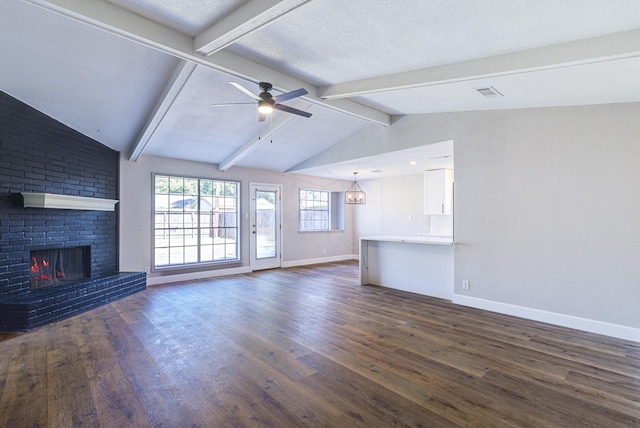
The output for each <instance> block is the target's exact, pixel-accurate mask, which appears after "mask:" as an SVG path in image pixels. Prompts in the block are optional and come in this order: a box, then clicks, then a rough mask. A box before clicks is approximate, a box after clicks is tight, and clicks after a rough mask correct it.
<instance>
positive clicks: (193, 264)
mask: <svg viewBox="0 0 640 428" xmlns="http://www.w3.org/2000/svg"><path fill="white" fill-rule="evenodd" d="M159 177H165V178H167V181H168V182H170V181H171V179H180V180H183V186H184V182H186V181H187V180H188V181H192V180H195V181H196V182H197V194H195V195H191V194H190V193H185V189H184V187H183V189H182V193H172V192H171V188H170V187H169V188H168V189H167V193H158V192H156V188H157V187H156V184H157V181H158V178H159ZM203 182H211V183H212V184H217V185H219V186H221V188H222V189H223V190H222V191H221V194H217V195H216V194H213V193H211V194H207V193H205V192H203V188H202V183H203ZM230 184H231V185H233V186H235V195H232V196H229V195H226V194H225V193H226V189H227V188H228V187H227V186H229V185H230ZM151 186H152V191H151V194H152V198H151V199H152V201H151V204H152V207H151V208H152V213H151V216H152V221H151V270H152V271H169V270H198V268H202V267H209V268H210V267H212V266H220V265H229V264H238V263H241V255H242V249H241V242H242V239H241V236H240V233H241V215H240V213H241V210H240V209H241V207H240V204H241V195H240V192H241V182H240V181H238V180H228V179H227V180H225V179H218V178H211V177H194V176H187V175H182V174H165V173H153V175H152V180H151ZM158 195H162V196H164V195H166V196H167V198H168V203H167V207H166V209H165V210H158V203H157V197H158ZM189 196H193V197H194V198H195V199H196V201H195V202H196V208H195V211H193V212H191V211H190V214H191V215H192V217H193V216H195V218H197V223H196V226H193V223H191V227H185V221H184V217H183V222H182V227H181V228H177V229H179V230H182V231H183V238H182V239H183V241H184V239H186V238H185V235H186V234H185V231H189V230H190V231H192V232H193V233H192V236H193V235H194V233H195V237H196V245H185V243H184V242H183V244H182V245H175V246H173V248H180V247H182V249H183V261H182V262H181V263H173V264H172V263H171V258H170V249H171V248H172V246H171V244H170V241H169V244H168V246H166V247H161V246H158V247H157V245H158V242H157V234H156V233H157V232H158V231H164V232H165V233H167V234H169V235H170V231H171V226H170V224H171V222H170V220H169V221H168V222H167V223H163V225H167V226H164V227H158V224H157V222H156V220H157V215H158V213H163V212H166V215H167V216H168V215H169V213H170V212H172V211H173V210H172V209H171V208H170V206H171V205H172V204H173V203H175V202H178V201H182V206H181V207H177V208H178V209H177V210H176V211H175V214H181V215H183V216H184V214H185V213H186V210H185V206H184V204H185V201H187V200H188V199H187V198H188V197H189ZM172 197H175V199H176V201H174V202H172ZM180 198H181V199H180ZM206 198H210V199H211V202H215V199H218V207H220V206H222V207H223V210H221V211H220V210H216V211H214V210H213V208H212V210H211V211H210V214H209V215H210V216H211V218H210V221H213V215H214V212H215V214H217V216H218V219H219V215H222V216H223V217H224V219H223V220H222V221H223V224H224V222H225V221H226V219H227V218H228V217H227V216H228V214H234V215H233V219H232V221H231V222H232V226H226V225H224V226H222V227H220V226H212V225H211V223H210V222H207V224H205V225H203V224H202V216H203V213H205V214H204V215H205V216H206V215H207V214H206V213H207V211H203V209H202V204H203V199H206ZM227 199H230V200H232V202H231V203H230V204H228V205H229V207H230V208H233V209H234V210H235V211H227V210H224V207H226V205H227V204H225V203H226V202H229V201H227ZM220 200H222V205H221V204H220ZM213 205H215V203H214V204H212V207H213ZM180 208H182V210H180ZM192 209H193V206H192ZM174 230H175V229H174ZM230 230H231V231H232V235H233V234H235V243H233V244H229V243H227V242H224V243H222V244H218V243H216V242H215V240H216V238H215V237H214V236H213V235H212V234H213V233H219V232H221V231H222V233H223V235H225V236H227V234H228V233H229V231H230ZM203 232H205V233H209V234H210V236H211V240H212V243H211V244H210V246H211V254H212V257H211V259H206V260H203V254H202V253H203V249H204V248H205V247H206V246H207V245H206V244H204V245H203V243H202V239H203V238H202V236H203V235H202V233H203ZM216 245H218V246H219V247H222V248H223V253H224V254H225V256H224V258H221V259H218V260H216V259H215V249H216ZM229 245H233V247H234V249H235V250H234V251H235V257H229V258H227V257H226V254H227V247H228V246H229ZM189 247H191V248H194V247H195V250H196V252H197V260H196V261H186V260H185V251H186V249H187V248H189ZM158 248H166V249H167V252H168V254H167V258H168V259H167V264H162V265H158V260H157V250H158Z"/></svg>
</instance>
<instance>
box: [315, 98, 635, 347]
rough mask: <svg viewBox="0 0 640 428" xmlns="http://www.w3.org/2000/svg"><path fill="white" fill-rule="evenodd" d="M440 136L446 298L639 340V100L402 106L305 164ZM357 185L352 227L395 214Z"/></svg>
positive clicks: (366, 228)
mask: <svg viewBox="0 0 640 428" xmlns="http://www.w3.org/2000/svg"><path fill="white" fill-rule="evenodd" d="M448 139H453V140H454V159H455V175H456V184H455V213H454V214H455V237H456V242H457V245H456V248H455V289H454V293H455V295H454V301H458V302H460V303H464V304H469V305H472V306H479V307H487V308H491V309H492V310H498V311H503V312H507V313H513V314H516V315H522V316H527V317H531V318H536V319H541V320H549V321H550V322H556V323H560V324H565V325H570V326H576V327H577V328H583V329H587V330H591V331H597V332H603V333H605V334H612V335H618V336H621V337H627V338H632V339H634V340H639V341H640V334H639V333H640V330H638V328H640V104H616V105H600V106H583V107H566V108H545V109H524V110H512V111H490V112H466V113H447V114H432V115H419V116H407V117H404V118H402V119H400V120H398V121H397V122H396V123H395V124H394V125H393V126H391V127H389V128H385V129H381V128H376V127H370V128H367V129H366V130H364V131H362V132H360V133H359V134H356V135H355V136H354V137H352V138H351V139H349V140H347V141H345V142H344V143H341V144H340V145H338V146H336V147H335V149H334V150H332V151H328V152H324V153H323V154H322V156H321V158H318V159H316V162H317V163H322V162H327V161H330V162H333V161H339V160H348V155H345V153H347V151H346V149H345V150H343V149H342V147H341V146H345V147H347V146H348V147H349V151H350V152H358V151H360V153H361V154H363V155H365V154H366V155H370V154H377V153H380V152H382V151H385V150H390V149H392V150H398V149H402V148H408V147H412V146H417V145H421V144H425V142H426V143H430V142H438V141H444V140H448ZM310 164H313V162H310ZM362 185H363V187H365V185H366V187H367V189H366V190H367V199H368V200H372V201H374V202H376V203H378V207H379V209H378V210H377V212H378V215H375V210H368V209H367V210H366V211H365V210H356V211H355V216H356V220H355V221H356V225H357V228H356V230H355V233H356V236H361V235H366V234H369V233H371V232H372V230H373V229H374V228H375V227H377V226H379V225H382V224H386V223H387V222H388V220H389V219H390V218H393V217H395V216H396V213H391V212H387V211H386V210H384V209H383V207H384V206H385V205H383V204H381V203H380V202H379V201H377V198H378V196H376V194H375V191H376V189H377V191H378V193H379V195H380V197H382V195H383V190H384V183H371V182H363V183H362ZM367 208H369V207H367ZM376 233H377V232H376ZM463 279H466V280H469V281H471V289H470V290H469V291H463V290H462V289H461V288H462V287H461V282H462V280H463ZM456 296H457V297H456ZM574 321H575V322H574Z"/></svg>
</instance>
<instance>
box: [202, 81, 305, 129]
mask: <svg viewBox="0 0 640 428" xmlns="http://www.w3.org/2000/svg"><path fill="white" fill-rule="evenodd" d="M229 83H231V84H232V85H233V86H235V87H236V88H238V89H239V90H241V91H242V92H244V93H245V94H247V95H249V96H250V97H251V98H254V99H256V100H257V101H258V121H259V122H264V120H265V119H266V118H267V115H269V114H271V113H272V112H273V110H274V109H275V110H280V111H284V112H287V113H293V114H297V115H298V116H303V117H311V113H308V112H306V111H303V110H298V109H297V108H293V107H289V106H286V105H284V104H281V103H282V102H283V101H288V100H291V99H293V98H297V97H301V96H302V95H305V94H308V92H307V90H306V89H304V88H300V89H296V90H295V91H291V92H287V93H284V94H280V95H277V96H275V97H274V96H273V95H271V93H270V92H269V91H270V90H271V89H272V88H273V85H271V83H268V82H260V83H259V84H258V86H260V89H262V92H260V93H259V94H257V95H256V94H254V93H253V92H251V91H250V90H249V89H247V88H245V87H244V86H242V85H241V84H239V83H237V82H229ZM243 104H250V103H232V104H214V106H229V105H243ZM251 104H252V103H251Z"/></svg>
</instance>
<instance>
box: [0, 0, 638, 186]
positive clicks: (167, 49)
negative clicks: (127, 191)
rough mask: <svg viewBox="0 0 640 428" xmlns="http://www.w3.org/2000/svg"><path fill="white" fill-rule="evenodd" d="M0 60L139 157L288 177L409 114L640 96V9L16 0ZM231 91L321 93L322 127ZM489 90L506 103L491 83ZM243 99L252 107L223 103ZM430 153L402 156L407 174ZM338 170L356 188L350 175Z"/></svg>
mask: <svg viewBox="0 0 640 428" xmlns="http://www.w3.org/2000/svg"><path fill="white" fill-rule="evenodd" d="M0 56H1V58H2V67H1V68H0V90H2V91H4V92H7V93H8V94H10V95H12V96H14V97H16V98H18V99H20V100H22V101H24V102H25V103H27V104H29V105H31V106H33V107H35V108H36V109H38V110H40V111H42V112H44V113H46V114H48V115H49V116H51V117H53V118H55V119H57V120H59V121H61V122H63V123H65V124H67V125H69V126H71V127H72V128H74V129H76V130H78V131H80V132H82V133H84V134H86V135H88V136H90V137H92V138H94V139H96V140H98V141H100V142H101V143H103V144H105V145H107V146H109V147H111V148H113V149H115V150H118V151H122V152H123V153H126V156H127V157H128V158H129V159H131V160H135V159H137V158H138V157H139V156H141V155H145V154H149V155H156V156H165V157H170V158H177V159H187V160H197V161H203V162H210V163H212V164H216V165H218V167H219V168H220V169H222V170H224V169H228V168H231V167H233V166H245V167H253V168H262V169H268V170H274V171H281V172H286V171H295V170H296V165H299V164H300V163H302V162H303V161H305V160H308V159H310V158H313V157H314V156H316V155H317V154H319V153H321V152H323V151H325V150H327V149H330V148H331V147H332V146H333V145H335V144H337V143H338V142H341V141H343V140H345V139H347V138H348V137H349V136H351V135H353V134H355V133H357V132H359V131H361V130H363V129H364V128H366V127H380V128H382V127H388V126H393V125H392V124H393V122H394V120H395V119H396V118H397V116H402V115H410V114H423V113H435V112H456V111H470V110H495V109H513V108H527V107H547V106H572V105H588V104H602V103H621V102H640V6H639V4H638V1H637V0H616V1H615V2H611V1H610V0H562V1H558V0H536V1H534V0H396V1H390V0H349V1H343V0H253V1H243V0H220V1H200V0H110V1H103V0H3V1H2V2H1V3H0ZM231 81H234V82H238V83H240V84H241V85H243V86H244V87H246V88H248V89H250V90H251V91H252V92H254V93H258V92H260V90H259V88H258V82H261V81H266V82H270V83H272V84H273V86H274V89H273V91H272V93H273V95H274V96H276V95H278V94H280V93H283V92H288V91H292V90H295V89H298V88H304V89H306V90H307V91H308V94H307V95H305V96H303V97H300V98H297V99H294V100H290V101H287V102H285V103H284V104H286V105H289V106H291V107H294V108H297V109H300V110H305V111H308V112H309V113H312V117H310V118H304V117H300V116H296V115H292V114H289V113H285V112H281V111H275V112H274V114H273V115H271V116H269V117H268V118H267V120H266V121H264V122H258V115H257V106H256V102H253V100H252V98H250V97H249V96H248V95H247V94H245V93H243V92H242V91H239V90H238V89H237V88H235V87H234V86H232V85H230V84H229V82H231ZM487 87H493V88H495V90H496V91H497V92H498V93H499V96H493V97H485V96H483V95H482V94H481V93H480V92H478V90H477V89H479V88H487ZM234 103H249V104H241V105H228V106H216V105H215V104H234ZM445 145H446V144H445ZM434 147H435V146H434ZM443 147H444V146H438V147H437V148H436V149H435V150H436V152H437V153H438V154H439V155H441V154H442V153H441V151H442V148H443ZM430 150H433V149H429V148H425V150H424V151H420V150H413V151H409V152H406V153H403V154H399V153H395V154H391V155H390V157H389V158H387V160H386V162H389V166H390V168H391V166H392V165H393V163H394V162H395V163H396V167H397V166H398V165H401V164H405V163H406V161H407V159H409V158H413V157H419V156H426V155H429V154H433V152H430ZM371 162H372V163H371V165H372V167H373V165H374V163H375V165H376V167H380V165H381V164H384V162H385V159H381V158H379V157H378V158H376V159H375V160H371ZM359 165H360V166H359V168H362V165H366V160H364V161H363V160H361V162H359ZM349 167H351V166H349ZM363 169H366V167H364V168H363ZM391 169H393V168H391ZM321 170H322V172H318V174H333V175H334V176H337V178H345V179H349V178H350V171H349V169H342V170H340V169H335V170H331V168H322V169H321ZM305 172H306V173H313V171H305Z"/></svg>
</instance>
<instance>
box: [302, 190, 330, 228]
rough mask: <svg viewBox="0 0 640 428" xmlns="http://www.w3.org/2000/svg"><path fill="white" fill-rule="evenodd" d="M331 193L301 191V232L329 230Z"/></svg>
mask: <svg viewBox="0 0 640 428" xmlns="http://www.w3.org/2000/svg"><path fill="white" fill-rule="evenodd" d="M329 210H330V206H329V192H327V191H323V190H308V189H300V227H299V229H300V230H301V231H312V230H329V225H330V216H329V212H330V211H329Z"/></svg>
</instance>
